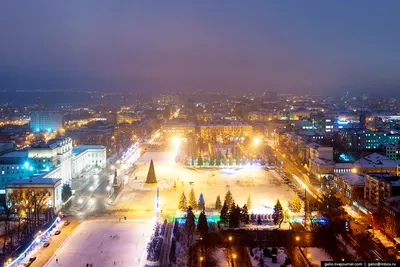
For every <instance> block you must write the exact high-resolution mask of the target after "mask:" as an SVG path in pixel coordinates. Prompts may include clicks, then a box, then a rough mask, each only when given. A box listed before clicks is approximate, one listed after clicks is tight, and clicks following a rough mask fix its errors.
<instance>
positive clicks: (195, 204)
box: [178, 187, 206, 211]
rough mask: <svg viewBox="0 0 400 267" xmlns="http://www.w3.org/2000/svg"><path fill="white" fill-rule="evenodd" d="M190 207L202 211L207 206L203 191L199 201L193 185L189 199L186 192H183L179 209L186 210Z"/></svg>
mask: <svg viewBox="0 0 400 267" xmlns="http://www.w3.org/2000/svg"><path fill="white" fill-rule="evenodd" d="M188 207H191V208H192V209H197V210H200V211H203V210H205V207H206V204H205V201H204V196H203V193H200V196H199V199H198V201H197V199H196V194H195V192H194V189H193V187H192V188H191V189H190V192H189V199H187V198H186V195H185V192H182V195H181V197H180V198H179V203H178V209H179V210H180V211H185V210H187V209H188Z"/></svg>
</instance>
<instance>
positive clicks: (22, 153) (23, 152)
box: [0, 150, 28, 158]
mask: <svg viewBox="0 0 400 267" xmlns="http://www.w3.org/2000/svg"><path fill="white" fill-rule="evenodd" d="M0 157H2V158H25V157H28V151H27V150H20V151H12V152H8V153H5V154H3V155H1V156H0Z"/></svg>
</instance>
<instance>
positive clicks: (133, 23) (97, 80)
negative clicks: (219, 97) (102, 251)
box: [0, 0, 400, 95]
mask: <svg viewBox="0 0 400 267" xmlns="http://www.w3.org/2000/svg"><path fill="white" fill-rule="evenodd" d="M399 9H400V2H399V1H390V0H389V1H385V2H373V1H362V0H354V1H351V2H346V1H339V2H337V1H336V2H329V3H326V2H320V1H313V0H309V1H306V2H302V3H297V2H280V1H279V2H266V1H257V0H256V1H253V2H251V3H244V2H242V1H236V0H230V1H208V0H206V1H200V2H195V1H194V2H193V1H189V2H188V1H182V0H171V1H167V2H166V1H150V2H142V1H140V2H135V1H134V2H130V1H127V2H124V1H123V2H118V3H114V2H108V1H96V2H91V1H88V2H84V3H82V2H81V1H77V0H71V1H68V2H54V1H48V0H39V1H35V2H27V3H23V4H21V3H20V2H16V1H4V2H3V3H2V4H1V9H0V25H2V34H1V37H0V42H1V44H2V49H1V50H0V89H2V88H4V89H6V88H7V89H8V88H9V89H18V88H26V89H38V88H85V89H84V90H90V89H89V88H96V89H97V90H99V91H120V92H139V91H141V92H154V93H161V92H168V91H187V92H189V91H195V90H199V89H203V90H206V91H216V90H221V91H225V92H233V93H242V92H253V91H254V92H262V91H265V90H272V91H276V92H279V93H295V94H296V93H297V94H302V93H303V94H304V93H308V94H312V93H317V94H336V93H337V94H341V93H343V92H347V91H349V92H361V91H363V92H366V93H373V92H374V91H377V92H379V94H382V95H390V94H394V93H396V94H399V93H397V92H398V91H400V77H399V75H398V74H399V73H400V65H399V64H398V62H400V54H399V53H397V50H398V47H400V35H399V34H398V26H397V25H400V17H399V16H398V12H397V10H399Z"/></svg>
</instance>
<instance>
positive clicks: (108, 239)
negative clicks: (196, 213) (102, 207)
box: [46, 220, 154, 267]
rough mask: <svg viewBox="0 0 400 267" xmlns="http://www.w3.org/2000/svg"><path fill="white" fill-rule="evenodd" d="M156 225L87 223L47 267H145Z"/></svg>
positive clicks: (106, 222) (140, 222)
mask: <svg viewBox="0 0 400 267" xmlns="http://www.w3.org/2000/svg"><path fill="white" fill-rule="evenodd" d="M153 225H154V224H153V221H151V220H135V221H121V222H118V221H84V222H82V224H81V225H80V226H79V227H78V228H77V229H76V230H75V231H74V232H73V233H72V235H71V236H70V237H69V238H68V239H67V241H66V243H65V244H64V245H62V247H61V248H60V249H59V250H58V251H56V253H55V255H54V258H53V259H51V260H50V262H49V263H48V264H47V265H46V266H49V267H60V266H86V264H87V263H89V264H90V263H91V264H93V266H104V267H106V266H127V267H128V266H129V267H130V266H141V264H143V262H145V259H146V246H147V239H148V238H149V236H150V235H151V233H152V232H153ZM114 236H115V237H114ZM56 259H58V263H56ZM114 262H115V265H114Z"/></svg>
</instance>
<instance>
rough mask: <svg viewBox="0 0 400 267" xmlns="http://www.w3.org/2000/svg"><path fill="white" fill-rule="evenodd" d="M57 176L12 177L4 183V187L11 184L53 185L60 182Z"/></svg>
mask: <svg viewBox="0 0 400 267" xmlns="http://www.w3.org/2000/svg"><path fill="white" fill-rule="evenodd" d="M60 181H61V179H58V178H33V179H14V180H12V181H10V182H8V183H7V184H6V187H8V186H12V185H32V184H34V185H55V184H57V183H58V182H60Z"/></svg>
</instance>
